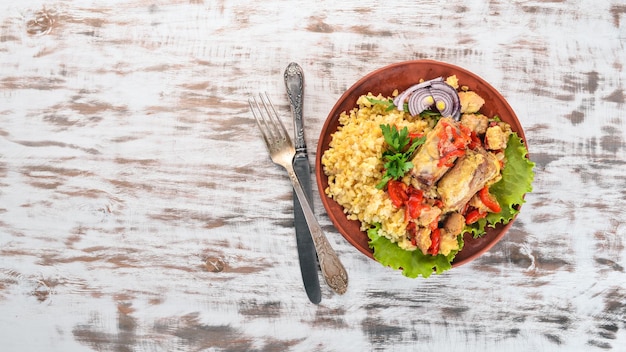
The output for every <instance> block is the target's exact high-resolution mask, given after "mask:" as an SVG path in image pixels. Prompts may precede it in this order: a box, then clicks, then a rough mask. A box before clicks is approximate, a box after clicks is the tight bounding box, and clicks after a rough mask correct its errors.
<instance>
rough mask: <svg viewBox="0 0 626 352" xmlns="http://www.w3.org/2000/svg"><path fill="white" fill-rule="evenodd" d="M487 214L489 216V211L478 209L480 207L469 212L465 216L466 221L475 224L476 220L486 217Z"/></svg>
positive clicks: (468, 223)
mask: <svg viewBox="0 0 626 352" xmlns="http://www.w3.org/2000/svg"><path fill="white" fill-rule="evenodd" d="M485 216H487V213H483V212H480V211H478V209H474V210H472V211H470V212H469V213H467V216H466V217H465V223H466V224H467V225H470V224H473V223H475V222H476V221H478V220H480V219H482V218H484V217H485Z"/></svg>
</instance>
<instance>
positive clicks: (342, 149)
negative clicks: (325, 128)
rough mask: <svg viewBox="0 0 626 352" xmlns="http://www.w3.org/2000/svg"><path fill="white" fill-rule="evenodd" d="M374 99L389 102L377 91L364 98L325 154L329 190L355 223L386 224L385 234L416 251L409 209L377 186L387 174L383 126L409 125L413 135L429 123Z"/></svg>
mask: <svg viewBox="0 0 626 352" xmlns="http://www.w3.org/2000/svg"><path fill="white" fill-rule="evenodd" d="M368 97H369V98H374V99H379V100H385V99H388V98H385V97H383V96H381V95H378V96H373V95H372V94H371V93H370V94H368V95H363V96H361V97H360V98H359V99H358V100H357V107H356V108H354V109H353V110H351V111H348V112H343V113H342V114H341V115H340V117H339V123H340V126H339V128H338V129H337V131H336V132H335V133H334V134H333V137H332V141H331V142H330V145H329V149H328V150H327V151H326V152H325V153H324V155H322V165H323V167H324V172H325V174H326V175H327V176H328V188H327V189H326V190H325V192H326V194H327V195H328V196H329V197H331V198H333V199H334V200H335V201H336V202H337V203H339V204H340V205H341V206H343V208H344V212H345V213H346V214H347V217H348V218H349V219H351V220H359V221H360V222H361V229H362V230H364V231H366V230H367V229H369V228H370V226H371V224H374V223H380V224H381V231H380V232H379V234H380V235H382V236H385V237H387V238H388V239H390V240H391V241H392V242H396V243H398V245H399V246H400V247H401V248H404V249H415V247H414V246H411V245H410V241H408V240H407V238H406V222H405V221H404V209H398V208H396V207H394V206H393V204H392V203H391V200H390V198H389V196H388V194H387V192H385V191H383V190H379V189H377V188H376V184H378V182H380V180H381V179H382V177H383V172H384V170H383V161H382V153H383V151H384V148H385V139H384V137H383V134H382V131H381V129H380V125H383V124H389V125H395V126H396V127H397V128H398V129H399V130H400V129H402V128H404V127H405V126H406V127H407V128H408V130H409V132H410V133H420V132H422V133H425V132H427V131H426V129H427V128H428V122H427V121H424V120H420V119H413V118H412V117H411V116H410V114H408V113H405V112H403V111H398V110H397V109H393V110H390V111H387V110H386V109H385V106H383V105H381V104H372V103H371V102H370V101H369V100H368Z"/></svg>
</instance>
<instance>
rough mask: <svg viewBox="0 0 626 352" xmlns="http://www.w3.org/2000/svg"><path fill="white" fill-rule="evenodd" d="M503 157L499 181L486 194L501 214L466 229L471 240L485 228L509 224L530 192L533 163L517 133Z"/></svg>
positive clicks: (510, 139) (511, 138)
mask: <svg viewBox="0 0 626 352" xmlns="http://www.w3.org/2000/svg"><path fill="white" fill-rule="evenodd" d="M504 155H505V156H506V165H505V166H504V169H503V170H502V179H501V180H500V181H498V182H497V183H495V184H494V185H492V186H491V187H490V188H489V193H491V194H492V195H494V196H495V197H496V199H497V200H498V203H499V204H500V207H502V211H500V212H499V213H489V214H488V215H487V217H486V218H485V219H481V220H479V221H478V222H476V223H475V224H472V226H466V228H465V230H466V232H470V233H471V234H472V235H473V236H474V237H480V236H482V235H484V234H485V227H486V226H491V227H495V225H496V224H498V223H502V224H508V223H509V221H511V220H512V219H513V218H514V217H515V215H516V214H517V213H519V205H522V204H523V203H524V202H525V200H524V195H525V194H526V193H528V192H532V190H533V187H532V182H533V180H534V178H535V173H534V172H533V168H534V167H535V163H534V162H532V161H530V160H528V158H527V155H528V150H527V149H526V147H525V146H524V143H523V141H522V139H521V138H520V137H519V136H518V135H517V133H513V134H512V135H511V137H509V142H508V144H507V147H506V149H505V150H504Z"/></svg>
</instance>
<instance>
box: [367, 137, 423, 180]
mask: <svg viewBox="0 0 626 352" xmlns="http://www.w3.org/2000/svg"><path fill="white" fill-rule="evenodd" d="M380 129H381V130H382V131H383V137H385V142H387V145H388V147H389V148H388V149H387V150H386V151H384V152H383V160H384V161H385V174H384V175H383V178H382V180H381V181H380V182H379V183H378V184H377V185H376V188H378V189H383V188H385V185H387V182H389V180H398V179H401V178H402V177H404V175H405V174H406V173H407V172H408V171H409V170H411V168H413V163H411V162H410V161H409V160H410V159H411V157H412V156H413V153H414V152H415V150H416V149H417V147H419V146H420V145H422V144H423V143H424V141H425V140H426V137H419V138H413V139H411V136H410V135H409V129H408V128H407V127H406V126H405V127H404V128H402V129H401V130H400V131H398V128H397V127H396V126H390V125H380ZM409 144H410V146H409ZM407 146H408V148H407Z"/></svg>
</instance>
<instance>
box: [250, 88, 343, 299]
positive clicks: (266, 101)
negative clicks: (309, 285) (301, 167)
mask: <svg viewBox="0 0 626 352" xmlns="http://www.w3.org/2000/svg"><path fill="white" fill-rule="evenodd" d="M259 98H260V103H259V101H257V99H256V98H255V97H254V96H252V97H250V99H248V103H249V104H250V111H252V115H254V118H255V119H256V122H257V125H258V126H259V129H260V130H261V134H262V135H263V139H264V140H265V144H266V145H267V149H268V150H269V152H270V157H271V158H272V161H273V162H274V163H275V164H277V165H280V166H282V167H284V168H285V170H287V173H288V174H289V179H291V183H292V184H293V189H294V190H295V191H296V196H297V197H298V200H299V201H300V204H301V205H302V211H303V213H304V217H305V219H306V222H307V225H308V227H309V231H311V237H312V238H313V243H314V244H315V250H316V251H317V258H318V260H319V263H320V268H321V269H322V276H324V280H326V283H327V284H328V286H330V288H332V289H333V290H334V291H335V292H337V293H339V294H343V293H345V292H346V289H347V288H348V274H347V273H346V269H345V268H344V267H343V264H341V261H340V260H339V257H338V256H337V253H335V250H334V249H333V247H331V245H330V243H329V242H328V239H327V238H326V235H324V232H323V231H322V228H321V226H320V224H319V222H318V221H317V219H316V218H315V214H314V213H313V209H311V205H310V204H309V202H308V200H307V199H306V196H305V195H304V191H303V190H302V185H300V181H299V180H298V176H296V173H295V172H294V171H293V166H292V164H291V163H292V161H293V157H294V155H295V154H296V151H295V149H294V146H293V143H292V142H291V139H290V138H289V134H288V133H287V130H286V129H285V126H284V125H283V123H282V122H281V121H280V119H279V117H278V113H276V109H274V105H273V104H272V102H271V101H270V98H269V96H268V95H267V93H265V97H264V96H263V95H262V94H259Z"/></svg>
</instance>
